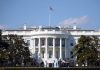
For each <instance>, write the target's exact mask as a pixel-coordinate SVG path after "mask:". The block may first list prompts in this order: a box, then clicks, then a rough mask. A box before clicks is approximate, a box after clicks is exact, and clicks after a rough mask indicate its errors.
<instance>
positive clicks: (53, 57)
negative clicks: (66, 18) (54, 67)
mask: <svg viewBox="0 0 100 70" xmlns="http://www.w3.org/2000/svg"><path fill="white" fill-rule="evenodd" d="M53 58H55V38H53Z"/></svg>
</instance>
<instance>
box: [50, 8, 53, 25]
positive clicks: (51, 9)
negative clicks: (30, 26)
mask: <svg viewBox="0 0 100 70" xmlns="http://www.w3.org/2000/svg"><path fill="white" fill-rule="evenodd" d="M52 11H53V8H52V7H49V26H51V12H52Z"/></svg>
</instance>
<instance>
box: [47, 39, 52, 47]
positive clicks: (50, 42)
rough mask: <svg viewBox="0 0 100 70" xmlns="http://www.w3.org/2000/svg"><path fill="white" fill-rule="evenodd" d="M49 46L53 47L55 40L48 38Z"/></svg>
mask: <svg viewBox="0 0 100 70" xmlns="http://www.w3.org/2000/svg"><path fill="white" fill-rule="evenodd" d="M48 46H53V38H48Z"/></svg>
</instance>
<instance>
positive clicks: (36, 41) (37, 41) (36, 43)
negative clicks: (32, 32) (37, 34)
mask: <svg viewBox="0 0 100 70" xmlns="http://www.w3.org/2000/svg"><path fill="white" fill-rule="evenodd" d="M38 43H39V39H38V38H35V46H38Z"/></svg>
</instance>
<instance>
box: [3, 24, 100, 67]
mask: <svg viewBox="0 0 100 70" xmlns="http://www.w3.org/2000/svg"><path fill="white" fill-rule="evenodd" d="M8 34H16V35H22V36H23V39H24V40H25V42H27V43H28V47H29V50H30V53H31V54H32V57H37V58H38V59H39V62H42V61H43V63H44V66H45V67H49V66H50V64H52V67H58V61H59V60H65V59H70V60H73V59H74V58H73V56H72V55H73V52H72V48H73V47H74V46H75V44H77V43H78V39H79V38H80V36H81V35H88V36H90V35H94V36H97V37H98V38H100V31H95V30H83V29H79V28H76V26H74V27H73V28H68V27H42V26H39V27H33V28H27V27H26V26H24V28H23V29H16V30H3V32H2V35H8Z"/></svg>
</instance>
